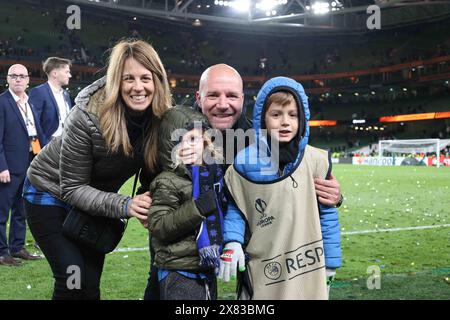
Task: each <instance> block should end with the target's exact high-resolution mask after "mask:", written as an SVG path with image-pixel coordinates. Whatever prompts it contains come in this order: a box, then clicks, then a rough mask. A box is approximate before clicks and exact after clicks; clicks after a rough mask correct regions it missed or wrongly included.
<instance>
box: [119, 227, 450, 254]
mask: <svg viewBox="0 0 450 320" xmlns="http://www.w3.org/2000/svg"><path fill="white" fill-rule="evenodd" d="M447 227H450V224H440V225H436V226H418V227H407V228H392V229H375V230H360V231H347V232H341V235H343V236H349V235H354V234H367V233H379V232H397V231H409V230H423V229H436V228H447ZM133 251H148V247H143V248H119V249H116V250H114V251H113V252H133Z"/></svg>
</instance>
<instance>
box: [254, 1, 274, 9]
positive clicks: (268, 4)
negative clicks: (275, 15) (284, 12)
mask: <svg viewBox="0 0 450 320" xmlns="http://www.w3.org/2000/svg"><path fill="white" fill-rule="evenodd" d="M277 4H278V1H277V0H262V1H260V2H257V3H256V8H258V9H261V10H263V11H271V10H272V9H273V8H275V6H276V5H277Z"/></svg>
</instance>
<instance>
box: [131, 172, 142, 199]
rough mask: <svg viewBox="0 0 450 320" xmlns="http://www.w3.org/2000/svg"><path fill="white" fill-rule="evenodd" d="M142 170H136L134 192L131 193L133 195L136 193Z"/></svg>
mask: <svg viewBox="0 0 450 320" xmlns="http://www.w3.org/2000/svg"><path fill="white" fill-rule="evenodd" d="M141 170H142V169H139V170H138V172H136V174H135V176H134V183H133V192H132V193H131V197H132V198H133V197H134V194H135V193H136V186H137V182H138V179H139V175H140V174H141Z"/></svg>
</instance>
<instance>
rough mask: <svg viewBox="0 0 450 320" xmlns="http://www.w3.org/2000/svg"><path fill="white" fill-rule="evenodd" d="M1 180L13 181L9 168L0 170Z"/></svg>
mask: <svg viewBox="0 0 450 320" xmlns="http://www.w3.org/2000/svg"><path fill="white" fill-rule="evenodd" d="M0 182H1V183H10V182H11V177H10V176H9V170H5V171H2V172H0Z"/></svg>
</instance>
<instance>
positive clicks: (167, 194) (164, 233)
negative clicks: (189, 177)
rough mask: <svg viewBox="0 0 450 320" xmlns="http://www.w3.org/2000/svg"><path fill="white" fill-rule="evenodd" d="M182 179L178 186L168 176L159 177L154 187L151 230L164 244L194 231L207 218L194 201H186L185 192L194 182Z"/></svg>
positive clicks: (151, 189) (152, 187)
mask: <svg viewBox="0 0 450 320" xmlns="http://www.w3.org/2000/svg"><path fill="white" fill-rule="evenodd" d="M174 178H175V179H177V178H176V177H174ZM180 180H181V178H178V179H177V181H176V183H175V182H174V181H173V180H172V179H168V178H167V177H166V178H161V177H157V178H156V179H155V180H154V181H153V182H152V184H151V185H150V193H151V195H152V205H151V207H150V210H149V218H148V219H149V230H150V233H151V234H152V237H156V238H158V239H159V240H160V241H162V242H167V243H171V242H174V241H176V240H177V239H179V238H183V237H184V236H185V235H187V234H189V233H192V232H194V231H195V230H196V229H197V228H198V227H199V226H200V224H201V223H202V221H203V219H204V217H203V216H202V215H201V214H200V212H199V211H198V209H197V207H196V205H195V202H194V200H193V199H192V198H190V199H188V200H184V199H183V196H182V195H183V189H184V190H186V188H188V186H189V184H190V181H183V183H182V182H180Z"/></svg>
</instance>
